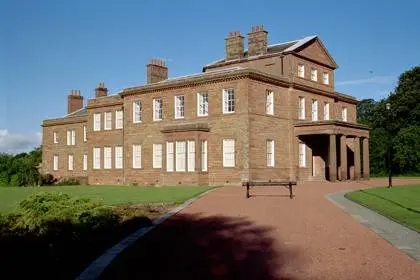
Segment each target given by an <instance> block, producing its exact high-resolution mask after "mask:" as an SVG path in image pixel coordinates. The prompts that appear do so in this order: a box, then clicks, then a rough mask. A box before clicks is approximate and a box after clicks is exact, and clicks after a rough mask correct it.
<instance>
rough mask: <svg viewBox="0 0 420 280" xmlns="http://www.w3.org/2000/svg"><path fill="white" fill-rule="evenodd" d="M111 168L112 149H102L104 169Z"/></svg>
mask: <svg viewBox="0 0 420 280" xmlns="http://www.w3.org/2000/svg"><path fill="white" fill-rule="evenodd" d="M111 168H112V148H111V147H104V169H111Z"/></svg>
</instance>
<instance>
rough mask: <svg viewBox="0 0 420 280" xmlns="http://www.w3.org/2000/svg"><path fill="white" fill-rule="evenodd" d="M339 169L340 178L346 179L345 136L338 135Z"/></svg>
mask: <svg viewBox="0 0 420 280" xmlns="http://www.w3.org/2000/svg"><path fill="white" fill-rule="evenodd" d="M340 171H341V180H342V181H344V180H347V136H346V135H341V137H340Z"/></svg>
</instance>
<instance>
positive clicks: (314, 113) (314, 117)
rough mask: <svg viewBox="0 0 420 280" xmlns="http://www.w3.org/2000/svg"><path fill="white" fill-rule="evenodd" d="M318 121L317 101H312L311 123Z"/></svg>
mask: <svg viewBox="0 0 420 280" xmlns="http://www.w3.org/2000/svg"><path fill="white" fill-rule="evenodd" d="M317 120H318V101H317V100H316V99H312V121H317Z"/></svg>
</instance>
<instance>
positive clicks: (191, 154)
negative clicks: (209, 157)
mask: <svg viewBox="0 0 420 280" xmlns="http://www.w3.org/2000/svg"><path fill="white" fill-rule="evenodd" d="M187 153H188V158H187V161H188V162H187V171H188V172H195V141H188V142H187Z"/></svg>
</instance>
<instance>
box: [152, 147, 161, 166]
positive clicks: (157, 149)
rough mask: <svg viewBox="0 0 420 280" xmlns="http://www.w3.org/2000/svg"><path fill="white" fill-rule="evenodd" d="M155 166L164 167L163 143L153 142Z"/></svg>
mask: <svg viewBox="0 0 420 280" xmlns="http://www.w3.org/2000/svg"><path fill="white" fill-rule="evenodd" d="M153 168H162V144H153Z"/></svg>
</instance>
